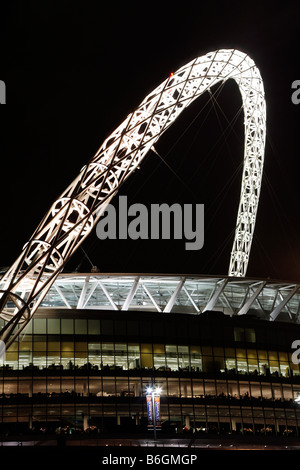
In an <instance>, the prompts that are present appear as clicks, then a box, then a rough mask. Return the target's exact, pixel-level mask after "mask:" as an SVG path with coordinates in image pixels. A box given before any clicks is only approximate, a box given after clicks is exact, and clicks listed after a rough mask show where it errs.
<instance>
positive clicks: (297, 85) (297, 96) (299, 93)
mask: <svg viewBox="0 0 300 470" xmlns="http://www.w3.org/2000/svg"><path fill="white" fill-rule="evenodd" d="M292 90H295V91H293V93H292V96H291V100H292V103H293V104H299V103H300V80H294V81H293V83H292Z"/></svg>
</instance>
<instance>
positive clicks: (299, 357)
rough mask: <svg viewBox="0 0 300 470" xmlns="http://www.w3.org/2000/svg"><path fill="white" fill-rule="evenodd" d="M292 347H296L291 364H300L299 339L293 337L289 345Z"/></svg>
mask: <svg viewBox="0 0 300 470" xmlns="http://www.w3.org/2000/svg"><path fill="white" fill-rule="evenodd" d="M291 347H292V349H296V351H294V352H293V354H292V363H293V364H300V339H295V341H293V342H292V345H291Z"/></svg>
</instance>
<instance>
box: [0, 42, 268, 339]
mask: <svg viewBox="0 0 300 470" xmlns="http://www.w3.org/2000/svg"><path fill="white" fill-rule="evenodd" d="M228 79H233V80H235V81H236V83H237V85H238V87H239V90H240V93H241V96H242V101H243V109H244V131H245V144H244V168H243V176H242V186H241V196H240V203H239V209H238V216H237V223H236V231H235V238H234V243H233V249H232V253H231V259H230V267H229V274H230V275H233V276H245V274H246V270H247V264H248V259H249V253H250V248H251V242H252V237H253V232H254V226H255V219H256V212H257V206H258V200H259V194H260V187H261V179H262V170H263V160H264V146H265V133H266V105H265V98H264V88H263V82H262V79H261V76H260V73H259V70H258V69H257V67H256V66H255V64H254V62H253V60H252V59H251V58H250V57H249V56H247V55H246V54H244V53H242V52H239V51H237V50H217V51H215V52H210V53H208V54H206V55H204V56H202V57H199V58H196V59H194V60H193V61H191V62H190V63H188V64H187V65H185V66H183V67H181V68H180V69H179V70H177V71H176V72H175V73H173V74H171V75H170V77H168V78H167V79H166V80H165V81H164V82H163V83H161V84H160V85H159V86H158V87H157V88H156V89H155V90H153V91H152V92H151V93H150V94H149V95H148V96H146V98H145V99H144V100H143V101H142V103H141V104H140V105H139V106H138V108H137V109H136V110H135V111H134V112H133V113H131V114H129V115H128V116H127V118H126V119H125V120H124V121H123V122H122V123H121V124H120V126H119V127H118V128H117V129H116V130H115V131H114V132H113V133H112V134H111V135H110V136H109V137H108V138H107V139H106V140H105V141H104V143H103V144H102V146H101V147H100V149H99V150H98V152H97V153H96V155H95V156H94V157H93V158H92V159H91V160H90V162H89V163H88V164H87V165H86V166H84V167H83V168H82V170H81V171H80V173H79V175H78V176H77V178H76V179H75V180H74V181H73V182H72V183H71V184H70V186H69V187H68V188H67V189H66V190H65V191H64V192H63V194H62V195H61V196H60V197H59V198H58V199H57V200H56V201H55V202H54V203H53V205H52V206H51V207H50V209H49V211H48V212H47V214H46V215H45V217H44V219H43V220H42V221H41V223H40V224H39V226H38V227H37V229H36V230H35V232H34V233H33V235H32V237H31V238H30V240H29V242H28V243H26V245H25V246H24V248H23V250H22V252H21V254H20V256H19V257H18V258H17V260H16V261H15V263H14V264H13V265H12V266H11V268H10V269H9V270H8V271H7V272H6V273H5V275H4V276H3V277H2V279H1V281H0V296H1V297H0V312H1V313H0V316H1V317H2V318H3V319H5V320H6V324H5V326H4V328H3V329H2V331H1V334H0V336H1V339H2V340H4V341H5V342H6V343H7V344H10V343H11V342H12V341H13V340H14V338H15V337H16V336H17V335H18V334H19V333H20V331H21V330H22V328H23V327H24V326H25V325H26V324H27V323H28V321H29V320H30V318H31V317H32V315H33V314H34V312H35V311H36V309H37V308H38V306H39V305H40V303H41V302H42V300H43V298H44V297H45V295H46V294H47V292H48V290H49V288H50V287H51V285H52V284H53V282H54V281H55V279H56V278H57V276H58V274H59V273H60V272H61V271H62V269H63V267H64V265H65V263H66V262H67V260H68V259H69V258H70V256H71V255H72V254H73V253H74V251H75V250H76V249H77V248H78V247H79V246H80V244H81V243H82V242H83V241H84V239H85V238H86V237H87V236H88V235H89V233H90V232H91V231H92V229H93V228H94V227H95V224H96V223H97V221H98V220H99V218H100V217H101V214H102V213H103V211H104V210H105V207H106V205H107V204H108V203H109V201H110V200H111V198H112V197H113V196H114V195H115V194H116V192H117V191H118V188H119V187H120V185H121V184H122V183H123V182H124V181H125V179H126V178H128V176H129V175H130V174H131V173H132V172H133V171H134V170H135V169H136V168H137V166H138V165H139V164H140V163H141V161H142V159H143V158H144V156H145V155H146V153H147V152H148V151H149V150H150V149H151V148H152V147H153V146H154V144H155V143H156V142H157V141H158V139H159V137H160V136H161V135H162V134H163V133H164V132H165V131H166V130H167V129H168V128H169V127H170V125H171V124H172V123H173V122H174V121H175V120H176V119H177V117H178V116H179V115H180V114H181V113H182V111H183V110H184V109H185V108H187V107H188V106H189V105H190V104H191V103H192V102H193V101H194V100H195V99H197V97H199V96H200V95H202V94H203V93H204V92H205V91H207V90H210V88H211V87H212V86H214V85H216V84H218V83H220V82H223V81H225V80H228ZM9 338H10V339H9Z"/></svg>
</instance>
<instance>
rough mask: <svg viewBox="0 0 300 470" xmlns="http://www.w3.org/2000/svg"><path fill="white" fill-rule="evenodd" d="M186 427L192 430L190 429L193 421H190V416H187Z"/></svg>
mask: <svg viewBox="0 0 300 470" xmlns="http://www.w3.org/2000/svg"><path fill="white" fill-rule="evenodd" d="M185 427H187V428H188V429H190V427H191V420H190V416H189V415H186V416H185Z"/></svg>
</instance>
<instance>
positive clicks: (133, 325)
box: [0, 273, 300, 436]
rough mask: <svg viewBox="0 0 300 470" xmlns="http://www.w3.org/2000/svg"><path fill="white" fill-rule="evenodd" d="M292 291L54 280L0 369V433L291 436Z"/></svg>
mask: <svg viewBox="0 0 300 470" xmlns="http://www.w3.org/2000/svg"><path fill="white" fill-rule="evenodd" d="M297 289H298V286H297V285H290V284H286V283H280V282H277V281H276V282H272V281H271V280H268V281H261V280H253V279H247V278H242V279H236V278H230V277H228V278H218V277H195V276H174V275H169V276H167V275H165V276H163V275H156V276H155V275H124V274H122V275H114V274H110V275H103V274H99V273H89V274H78V273H74V274H62V275H60V276H59V277H58V279H57V280H56V282H55V283H54V285H53V286H52V288H51V289H50V290H49V292H48V294H47V296H46V297H45V299H44V300H43V302H42V304H41V305H40V308H39V310H38V311H37V312H36V314H35V316H34V318H33V319H32V320H31V322H29V323H28V325H27V326H26V328H25V329H24V330H23V331H22V333H20V335H19V336H18V338H17V339H16V340H15V341H14V342H13V344H12V345H11V346H10V347H9V348H8V350H7V352H6V357H5V361H4V364H3V366H2V367H1V388H2V391H1V399H0V405H1V417H2V425H1V431H2V434H4V433H6V432H9V433H13V434H15V433H17V434H20V433H28V432H32V433H36V432H41V430H42V431H44V432H46V433H47V434H48V433H54V432H58V430H59V429H60V428H61V429H65V430H67V432H69V433H70V432H83V431H84V432H92V431H94V432H97V433H101V434H103V433H105V434H107V433H108V434H109V433H111V432H114V433H115V432H119V433H121V434H123V435H126V434H134V433H137V432H139V433H141V432H143V431H144V432H147V425H148V418H147V407H146V390H147V387H149V386H159V387H160V389H161V394H160V401H161V407H160V419H161V428H159V429H160V433H161V435H163V434H164V433H168V434H169V433H173V434H175V433H186V432H190V433H198V434H199V435H200V434H206V435H207V434H208V435H210V434H216V433H218V434H221V435H225V434H253V435H273V436H287V435H292V436H298V435H299V432H300V408H299V405H298V403H297V401H296V400H297V398H298V396H299V395H300V369H299V365H298V364H297V361H295V357H297V355H295V354H294V357H292V354H293V353H296V352H297V351H296V349H295V348H293V347H292V345H293V342H294V341H295V340H297V339H300V327H299V325H298V324H297V323H298V315H299V307H300V292H299V291H298V290H297Z"/></svg>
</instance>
